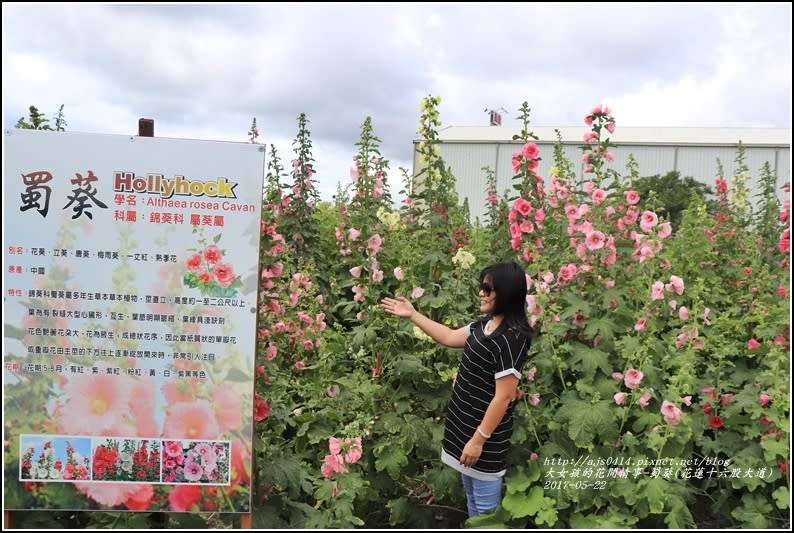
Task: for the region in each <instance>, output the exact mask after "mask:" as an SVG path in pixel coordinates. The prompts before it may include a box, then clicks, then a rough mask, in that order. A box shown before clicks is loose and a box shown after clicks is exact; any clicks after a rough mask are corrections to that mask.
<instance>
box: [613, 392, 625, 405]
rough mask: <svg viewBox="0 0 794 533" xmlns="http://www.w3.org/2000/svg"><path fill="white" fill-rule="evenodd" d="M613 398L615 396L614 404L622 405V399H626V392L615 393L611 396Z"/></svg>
mask: <svg viewBox="0 0 794 533" xmlns="http://www.w3.org/2000/svg"><path fill="white" fill-rule="evenodd" d="M613 398H615V403H616V404H618V405H623V401H624V400H625V399H626V393H625V392H618V393H615V396H613Z"/></svg>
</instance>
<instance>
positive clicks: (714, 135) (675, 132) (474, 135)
mask: <svg viewBox="0 0 794 533" xmlns="http://www.w3.org/2000/svg"><path fill="white" fill-rule="evenodd" d="M555 130H559V131H560V134H561V135H562V140H563V142H564V143H566V144H567V143H573V144H581V143H582V137H583V136H584V134H585V132H587V131H589V130H588V128H587V126H585V125H584V124H583V125H582V126H565V127H559V128H554V127H532V126H530V131H531V132H532V133H534V134H535V135H537V136H538V137H539V142H557V134H556V133H555ZM520 132H521V128H520V127H513V126H448V127H446V128H444V129H441V130H439V132H438V138H439V140H441V141H442V142H460V143H483V142H485V143H502V142H504V143H513V142H515V141H513V135H518V134H519V133H520ZM609 137H610V140H611V141H612V142H613V143H615V144H618V145H620V144H646V145H653V144H668V145H679V146H680V145H708V146H715V145H724V146H736V144H738V142H739V141H740V140H741V142H742V144H744V145H746V146H779V147H790V146H791V129H787V128H670V127H631V126H618V127H617V128H616V129H615V133H614V134H612V135H610V136H609Z"/></svg>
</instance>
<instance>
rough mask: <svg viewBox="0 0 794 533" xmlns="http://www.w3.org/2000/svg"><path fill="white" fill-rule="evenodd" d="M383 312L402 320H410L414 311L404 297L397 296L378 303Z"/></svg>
mask: <svg viewBox="0 0 794 533" xmlns="http://www.w3.org/2000/svg"><path fill="white" fill-rule="evenodd" d="M380 305H381V307H383V310H384V311H386V312H387V313H390V314H392V315H395V316H399V317H402V318H411V315H413V314H414V313H415V312H416V310H415V309H414V306H413V305H411V302H409V301H408V299H407V298H406V297H405V296H398V297H397V298H396V299H395V298H384V299H383V300H381V303H380Z"/></svg>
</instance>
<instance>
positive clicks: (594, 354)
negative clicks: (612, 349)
mask: <svg viewBox="0 0 794 533" xmlns="http://www.w3.org/2000/svg"><path fill="white" fill-rule="evenodd" d="M570 362H571V365H572V368H574V369H575V370H579V369H581V371H582V373H583V374H584V375H585V376H587V377H591V378H592V377H593V376H594V375H595V371H596V369H599V368H600V369H601V371H602V372H604V373H605V374H607V375H609V374H611V370H612V367H611V366H610V364H609V354H607V353H606V352H602V351H601V350H599V349H598V348H589V347H586V346H585V345H583V344H579V345H577V346H575V348H574V354H573V356H572V357H571V359H570ZM577 367H578V368H577Z"/></svg>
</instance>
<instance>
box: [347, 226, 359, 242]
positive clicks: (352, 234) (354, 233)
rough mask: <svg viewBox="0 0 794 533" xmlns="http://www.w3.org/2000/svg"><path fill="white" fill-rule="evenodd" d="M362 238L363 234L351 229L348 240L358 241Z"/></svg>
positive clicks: (348, 232)
mask: <svg viewBox="0 0 794 533" xmlns="http://www.w3.org/2000/svg"><path fill="white" fill-rule="evenodd" d="M360 236H361V232H360V231H358V230H357V229H356V228H350V229H349V230H348V231H347V238H348V240H351V241H356V240H358V238H359V237H360Z"/></svg>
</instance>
